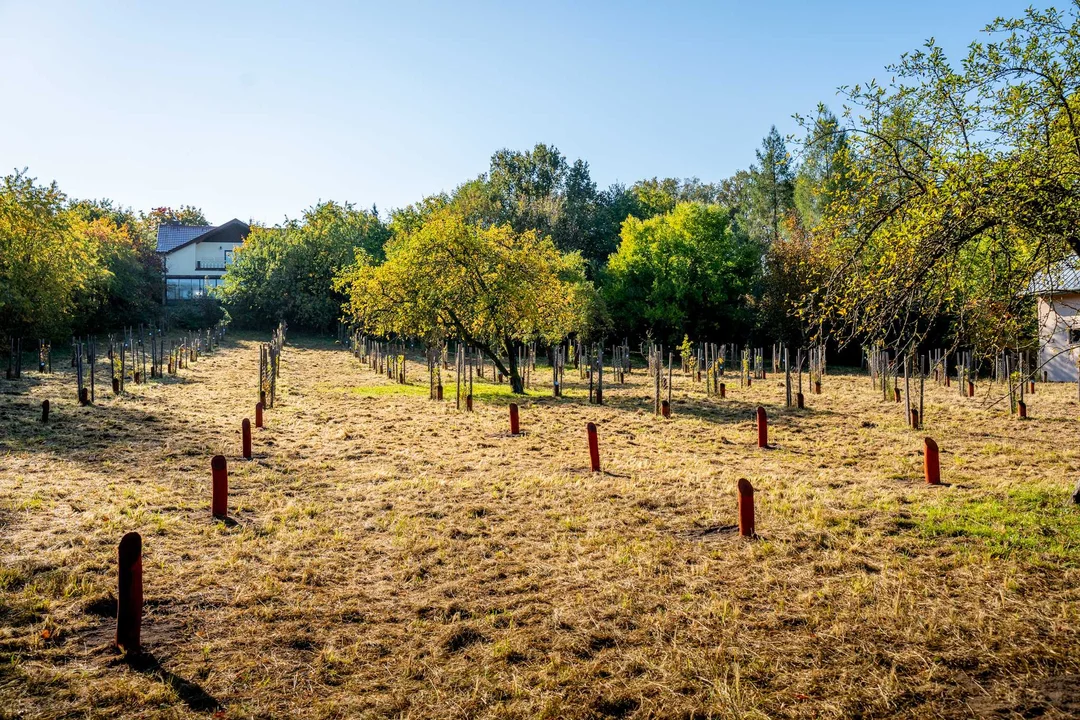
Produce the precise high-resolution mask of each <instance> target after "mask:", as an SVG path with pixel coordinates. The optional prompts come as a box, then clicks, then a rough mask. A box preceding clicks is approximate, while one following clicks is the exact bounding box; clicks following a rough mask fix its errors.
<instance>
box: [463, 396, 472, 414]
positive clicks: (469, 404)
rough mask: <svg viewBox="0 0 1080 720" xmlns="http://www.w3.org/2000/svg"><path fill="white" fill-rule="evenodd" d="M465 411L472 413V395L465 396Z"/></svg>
mask: <svg viewBox="0 0 1080 720" xmlns="http://www.w3.org/2000/svg"><path fill="white" fill-rule="evenodd" d="M465 409H466V410H467V411H469V412H472V393H469V394H468V395H466V396H465Z"/></svg>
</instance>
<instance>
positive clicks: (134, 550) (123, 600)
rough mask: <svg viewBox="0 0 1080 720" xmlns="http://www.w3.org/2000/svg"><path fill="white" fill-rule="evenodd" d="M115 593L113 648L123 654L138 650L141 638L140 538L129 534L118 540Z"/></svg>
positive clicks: (131, 533) (136, 534)
mask: <svg viewBox="0 0 1080 720" xmlns="http://www.w3.org/2000/svg"><path fill="white" fill-rule="evenodd" d="M117 554H118V556H119V567H118V570H119V572H118V573H117V574H118V576H119V583H118V586H117V592H116V645H117V647H119V648H121V649H122V650H123V651H124V652H126V653H130V654H135V653H138V652H139V650H140V644H141V636H142V606H143V587H142V537H141V536H140V535H139V533H137V532H129V533H128V534H127V535H125V536H124V537H123V538H121V539H120V547H119V548H118V553H117Z"/></svg>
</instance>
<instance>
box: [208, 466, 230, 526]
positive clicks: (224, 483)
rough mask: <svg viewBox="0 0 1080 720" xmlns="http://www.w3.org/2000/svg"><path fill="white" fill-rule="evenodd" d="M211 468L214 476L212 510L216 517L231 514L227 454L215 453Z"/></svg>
mask: <svg viewBox="0 0 1080 720" xmlns="http://www.w3.org/2000/svg"><path fill="white" fill-rule="evenodd" d="M210 469H211V471H212V473H213V478H214V486H213V501H212V503H211V512H212V513H213V515H214V517H225V516H226V515H228V514H229V466H228V464H227V463H226V462H225V456H224V455H215V456H214V458H213V459H212V460H211V461H210Z"/></svg>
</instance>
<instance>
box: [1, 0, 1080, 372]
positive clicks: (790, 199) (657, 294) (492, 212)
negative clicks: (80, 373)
mask: <svg viewBox="0 0 1080 720" xmlns="http://www.w3.org/2000/svg"><path fill="white" fill-rule="evenodd" d="M1077 7H1080V6H1077V5H1075V4H1074V5H1073V6H1072V7H1071V8H1070V10H1069V11H1068V12H1058V11H1055V10H1049V11H1045V12H1043V11H1036V10H1034V9H1032V10H1028V11H1027V12H1026V13H1025V15H1024V16H1023V17H1022V18H1018V19H1012V20H1010V19H999V20H997V21H995V22H994V23H992V24H991V25H990V26H988V27H987V28H986V32H987V36H988V38H989V39H988V40H987V41H986V42H975V43H972V44H971V45H970V47H969V50H968V54H967V56H966V57H965V58H964V59H963V62H962V63H959V64H953V63H950V62H949V61H948V60H947V58H946V57H945V55H944V53H943V52H942V51H941V49H940V48H937V47H936V46H935V45H934V43H933V42H932V41H931V42H930V43H928V44H927V46H926V47H925V48H924V49H922V50H919V51H915V52H912V53H908V54H906V55H904V56H903V57H902V59H901V60H900V62H899V63H898V64H897V65H895V66H893V67H889V68H887V70H888V72H889V73H890V75H891V76H892V77H893V78H894V79H893V80H892V81H891V82H890V83H889V84H888V85H879V84H878V83H876V82H873V81H871V82H869V83H866V84H857V85H852V86H846V87H844V88H842V89H841V94H842V95H843V98H844V111H843V112H842V114H841V115H840V116H839V117H837V116H835V115H833V114H832V113H831V112H829V110H828V109H827V108H825V107H824V106H822V107H819V108H818V110H817V111H816V112H815V113H814V114H812V115H811V116H809V117H799V116H797V119H798V121H799V123H800V126H801V132H800V134H799V136H798V138H797V139H794V140H786V139H785V138H784V137H782V136H781V135H780V134H779V133H778V132H777V131H776V129H775V128H773V129H772V130H771V131H770V132H769V133H768V134H767V136H766V137H765V138H764V139H763V141H762V144H761V146H760V148H759V149H758V150H757V153H756V161H755V162H754V163H753V164H752V165H751V167H749V168H746V169H745V170H742V171H739V172H736V173H735V174H734V175H732V176H731V177H728V178H725V179H722V180H719V181H716V182H702V181H700V180H698V179H696V178H695V179H689V180H684V179H673V178H665V179H659V178H652V179H646V180H640V181H637V182H635V183H633V184H630V185H622V184H614V185H611V186H609V187H607V188H600V187H598V185H597V184H596V183H595V182H594V181H593V179H592V176H591V172H590V167H589V165H588V163H587V162H585V161H584V160H580V159H578V160H573V161H571V160H570V159H568V158H566V157H565V156H564V155H562V153H560V152H559V151H558V149H557V148H555V147H553V146H550V145H545V144H540V145H537V146H535V147H534V148H532V149H530V150H525V151H517V150H500V151H498V152H496V153H495V154H494V155H493V156H492V158H491V162H490V166H489V168H488V170H487V172H485V173H483V174H482V175H480V176H479V177H476V178H473V179H471V180H467V181H465V182H463V183H462V184H461V185H460V186H458V187H457V188H455V189H454V190H453V191H452V192H448V193H439V194H436V195H432V196H429V197H425V198H422V199H420V200H418V201H417V202H416V203H414V204H412V205H409V206H407V207H404V208H398V209H395V210H392V211H391V212H390V213H389V214H387V215H385V216H384V215H381V214H380V213H379V212H378V210H377V209H376V208H372V209H371V210H364V209H360V208H358V207H356V206H353V205H351V204H348V203H344V204H342V203H334V202H327V203H320V204H318V205H316V206H314V207H312V208H311V209H310V210H308V211H307V212H305V213H304V214H303V216H302V217H301V218H299V219H296V220H292V221H287V222H286V223H284V224H282V225H279V226H275V227H256V228H254V230H253V232H252V234H251V236H250V237H249V238H248V240H247V242H246V243H245V244H244V246H243V247H242V248H241V249H240V250H239V251H238V252H237V253H236V255H235V260H234V262H233V263H232V265H231V266H230V267H229V269H228V270H227V272H226V276H225V282H224V285H223V286H222V287H221V288H219V289H218V290H217V291H216V293H217V296H218V298H219V299H220V301H221V302H222V303H223V305H224V308H225V310H227V311H228V313H229V314H230V316H231V318H232V319H233V321H235V322H237V323H238V324H242V325H248V326H252V327H269V326H271V325H273V324H274V323H276V322H278V321H279V320H285V321H287V322H288V323H289V324H290V326H292V327H297V328H306V329H309V330H316V331H327V330H331V329H332V327H333V326H334V325H335V324H336V323H337V322H338V321H339V320H343V321H345V322H346V323H349V324H352V325H357V326H361V327H364V328H365V329H367V330H369V331H372V332H377V333H380V334H384V335H408V336H412V337H421V338H424V339H427V340H430V341H438V340H440V339H446V338H454V337H458V338H462V339H465V340H467V341H468V342H470V344H472V345H473V346H475V347H481V348H487V349H488V351H489V352H490V354H491V356H492V357H493V358H495V357H499V358H502V359H505V360H506V362H512V361H513V357H514V355H515V353H514V352H513V349H514V348H515V347H517V346H518V345H519V344H520V343H523V342H528V341H532V340H536V339H541V340H547V341H551V342H555V341H558V340H560V339H562V338H565V337H567V336H568V335H571V334H572V335H576V336H578V337H582V338H586V339H601V338H618V339H622V338H630V339H631V342H634V341H637V340H642V339H648V338H651V339H652V340H654V341H659V342H662V343H664V344H666V345H668V346H669V347H670V346H675V345H677V344H679V343H680V342H681V341H682V339H683V338H684V337H686V336H690V337H691V338H693V339H694V340H713V341H718V342H725V341H726V342H745V341H749V342H752V343H756V344H767V343H772V342H775V341H785V342H787V343H790V344H805V343H807V342H809V341H810V340H811V339H814V338H816V339H817V340H821V339H822V338H823V337H828V338H831V339H832V340H833V341H840V342H847V343H851V344H864V345H871V344H886V345H888V346H890V347H910V346H912V345H913V344H918V343H920V342H922V343H925V342H928V341H932V342H933V343H934V345H935V346H942V345H944V346H956V345H959V344H963V345H965V346H967V347H972V346H977V347H981V348H984V349H986V350H987V351H992V350H994V349H1003V348H1006V347H1009V348H1016V347H1017V346H1020V345H1024V344H1028V343H1030V342H1031V338H1032V336H1033V329H1032V325H1033V322H1034V314H1033V312H1032V311H1031V293H1030V292H1029V291H1028V289H1029V286H1030V283H1031V281H1032V278H1033V277H1034V276H1035V275H1036V274H1038V273H1040V272H1042V271H1046V270H1047V269H1052V268H1053V267H1054V266H1055V264H1057V263H1059V262H1060V261H1061V260H1062V259H1063V258H1065V257H1066V256H1068V255H1070V254H1075V253H1076V252H1077V251H1080V233H1078V232H1077V228H1080V201H1078V200H1077V198H1080V121H1077V120H1076V118H1078V117H1080V101H1078V98H1080V55H1078V54H1077V53H1075V52H1074V48H1075V47H1076V46H1077V45H1080V19H1078V11H1077ZM184 213H188V214H190V215H193V216H194V217H184V218H182V220H183V221H185V222H197V221H201V222H205V219H203V218H201V217H198V216H199V215H200V214H199V213H198V212H197V211H193V210H191V209H190V208H189V209H185V210H184V211H182V212H181V213H179V214H180V215H184ZM173 215H174V214H173V213H171V212H170V211H167V210H159V211H154V212H151V213H149V214H147V215H143V214H139V215H138V216H136V215H134V214H133V213H132V212H131V211H130V210H122V209H118V208H115V207H114V206H113V205H112V204H111V203H109V202H107V201H101V202H83V201H70V200H68V199H67V198H65V197H64V196H63V194H62V193H61V192H60V191H59V190H58V189H57V188H56V187H55V185H52V186H41V185H37V184H35V183H34V182H33V181H32V180H30V179H29V178H28V177H27V176H26V175H25V174H24V173H16V174H15V175H13V176H9V177H8V178H6V179H5V181H4V186H3V189H2V191H0V331H3V332H8V333H12V332H17V333H22V334H27V335H31V336H33V335H34V334H36V333H38V332H42V333H44V332H49V333H57V332H62V331H66V330H68V329H70V328H71V327H72V326H78V327H81V328H85V329H92V328H106V327H110V326H118V325H121V324H131V323H132V322H134V321H135V320H136V319H137V318H145V317H146V316H147V314H153V313H155V312H160V307H158V306H157V305H156V304H157V303H158V302H159V301H160V300H159V298H160V286H159V285H158V283H159V282H160V269H159V268H158V266H157V263H158V259H157V257H156V256H155V255H154V253H153V243H154V230H155V229H156V226H157V223H159V222H161V221H162V220H164V219H167V218H170V217H172V216H173ZM508 369H509V368H508ZM511 374H512V373H511Z"/></svg>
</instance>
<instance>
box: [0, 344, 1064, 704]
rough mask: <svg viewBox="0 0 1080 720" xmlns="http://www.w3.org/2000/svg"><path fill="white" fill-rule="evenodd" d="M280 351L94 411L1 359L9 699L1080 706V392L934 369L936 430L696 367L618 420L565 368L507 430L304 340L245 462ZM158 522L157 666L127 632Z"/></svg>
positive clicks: (152, 637)
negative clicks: (122, 605)
mask: <svg viewBox="0 0 1080 720" xmlns="http://www.w3.org/2000/svg"><path fill="white" fill-rule="evenodd" d="M256 340H257V338H256V337H254V336H250V337H249V336H244V337H234V338H233V339H231V340H230V341H229V342H228V343H227V344H226V346H225V347H224V348H223V349H222V350H221V351H219V352H217V353H215V354H214V355H212V356H207V357H203V358H201V359H200V360H199V361H198V362H197V363H195V364H194V365H193V366H191V367H190V368H189V369H185V370H183V371H181V373H180V375H179V376H178V377H177V378H168V379H166V380H165V381H164V382H161V383H154V384H151V385H143V386H134V385H130V386H129V389H130V393H129V394H128V395H127V396H125V397H123V398H112V397H111V394H110V393H102V394H100V395H99V401H98V404H97V405H96V406H95V407H91V408H80V407H78V406H77V405H76V404H75V403H74V402H73V399H74V390H73V387H72V386H73V382H74V379H73V376H72V375H71V374H70V371H69V370H67V369H66V368H59V371H58V372H57V373H56V374H54V375H52V376H47V377H44V378H42V377H41V376H38V375H37V374H36V373H35V372H33V369H32V368H31V370H30V371H28V372H26V373H25V374H24V378H23V379H22V380H20V381H13V382H7V381H4V380H2V379H0V392H2V394H0V717H2V718H118V717H145V718H193V717H214V718H218V717H222V718H353V717H357V718H365V717H373V718H374V717H409V718H474V717H476V718H500V717H545V718H560V717H568V718H603V717H625V718H643V717H677V718H708V717H712V718H765V717H775V718H850V717H863V718H869V717H920V718H922V717H943V716H944V717H988V716H989V717H1045V718H1064V717H1076V716H1080V631H1078V628H1080V511H1078V510H1077V508H1076V507H1075V506H1073V505H1071V504H1070V502H1069V495H1070V493H1071V490H1072V487H1073V486H1074V485H1075V483H1076V479H1077V477H1078V475H1080V430H1078V425H1077V419H1078V414H1080V405H1078V404H1077V402H1076V399H1075V396H1076V389H1075V387H1072V386H1049V385H1041V386H1039V388H1038V391H1037V393H1036V394H1035V395H1034V396H1032V397H1030V398H1029V409H1030V415H1031V419H1029V420H1027V421H1021V420H1018V419H1016V418H1013V417H1010V416H1009V415H1008V414H1007V412H1006V411H1005V408H1004V406H1003V404H1002V403H998V404H997V405H995V406H993V407H991V406H990V403H991V402H992V401H993V400H995V399H997V398H998V397H999V396H1000V388H995V389H991V388H990V387H989V386H988V385H981V386H980V387H979V397H977V398H975V399H972V400H968V399H964V398H961V397H959V395H958V394H957V393H956V392H955V388H954V389H952V390H949V391H946V390H945V389H943V388H937V387H933V388H931V387H930V386H929V385H928V388H927V402H926V410H927V412H926V423H927V427H926V430H925V432H915V431H912V430H910V429H908V428H907V427H906V426H905V424H904V418H903V417H902V410H901V409H899V408H902V405H901V406H897V405H896V404H894V403H891V402H883V401H881V399H880V398H879V396H878V395H876V394H875V393H874V392H873V390H872V389H871V387H870V382H869V380H868V379H867V378H866V377H865V376H863V375H855V374H835V375H830V376H828V377H827V378H826V382H825V388H824V394H823V395H821V396H814V395H807V404H808V407H807V409H806V410H804V411H785V410H784V409H783V388H782V383H781V382H780V381H778V380H776V379H773V378H770V379H769V380H768V381H764V382H756V383H754V385H753V387H752V388H749V389H746V388H739V387H737V386H735V387H731V388H730V390H729V394H728V398H727V399H725V400H718V399H707V398H705V396H704V394H703V392H702V391H701V389H700V386H696V385H694V384H692V383H690V382H689V379H688V378H685V379H684V378H677V379H676V383H675V392H674V403H673V405H674V417H673V418H672V419H671V420H670V421H664V420H662V419H658V418H656V417H654V416H653V414H652V411H651V401H650V399H649V396H648V393H649V385H648V383H647V380H646V379H645V378H644V377H643V375H642V374H641V373H640V371H639V372H638V373H635V374H634V375H633V376H632V377H631V379H630V382H629V383H628V384H626V385H624V386H612V387H609V388H608V389H607V391H606V393H605V399H606V400H607V404H606V405H605V406H603V407H597V406H591V405H589V404H588V402H587V393H586V391H585V390H583V388H582V385H581V384H580V383H579V382H578V381H577V379H576V374H574V373H572V372H571V371H570V370H569V369H568V371H567V379H568V381H571V380H572V382H571V383H570V384H569V387H568V389H567V390H568V391H567V396H566V397H564V398H562V399H553V398H551V397H549V395H550V391H549V390H548V389H546V388H539V389H535V390H533V391H531V392H530V394H529V397H527V398H525V399H523V400H521V401H519V402H520V404H521V422H522V428H523V430H525V431H526V434H525V435H524V436H521V437H509V436H508V435H507V428H508V422H507V404H508V403H509V402H510V401H511V397H510V395H509V394H508V391H507V389H506V388H505V387H496V386H493V385H478V386H477V388H476V397H477V405H476V412H475V413H473V414H471V415H467V414H464V413H458V412H456V411H455V410H454V404H453V388H452V385H451V384H450V383H448V384H447V390H448V392H447V396H448V401H447V402H444V403H441V404H440V403H436V402H431V401H429V400H428V398H427V386H426V378H424V375H425V372H424V369H423V367H422V365H420V364H419V363H411V373H410V379H411V381H412V383H413V384H411V385H406V386H402V385H396V384H393V383H391V382H389V381H388V380H386V379H385V378H382V377H380V376H378V375H375V374H373V373H371V372H370V371H368V370H367V369H366V368H363V367H361V366H360V365H359V364H358V363H357V362H356V360H355V359H354V358H353V357H352V356H351V355H350V354H349V353H347V352H345V351H343V350H341V349H340V348H337V347H335V346H334V345H333V344H332V343H329V342H326V341H322V340H314V339H305V338H290V342H289V344H288V345H286V348H285V352H284V355H283V366H282V375H281V380H280V384H279V400H278V407H277V408H275V409H273V410H270V411H268V412H267V423H266V424H267V427H266V428H265V429H263V430H258V431H256V432H255V457H254V459H253V460H251V461H249V462H245V461H244V460H243V459H242V458H241V457H240V421H241V419H242V418H243V417H252V419H253V407H254V404H255V401H256V399H257V397H256V395H257V393H256V368H257V362H258V351H257V347H256ZM57 364H58V365H61V364H62V363H57ZM537 376H538V378H542V379H545V380H546V378H547V375H546V373H544V372H538V373H537ZM43 398H50V399H52V402H53V412H52V419H51V421H50V423H49V424H48V425H47V426H42V425H41V423H40V422H39V416H40V410H39V407H40V402H41V400H42V399H43ZM758 404H762V405H764V406H765V407H766V408H768V410H769V413H770V422H771V431H772V432H771V438H770V439H771V441H772V442H773V443H775V447H774V448H772V449H769V450H759V449H758V448H757V447H756V444H755V439H756V435H755V429H754V424H753V417H752V416H753V410H754V408H755V407H756V406H757V405H758ZM590 420H591V421H594V422H596V424H597V425H598V427H599V434H600V451H601V456H602V462H603V466H604V472H603V473H602V474H598V475H593V474H591V473H589V472H588V452H587V445H586V436H585V424H586V422H588V421H590ZM924 434H927V435H931V436H933V437H934V438H936V439H937V441H938V443H939V445H940V446H941V450H942V476H943V481H944V483H945V484H944V485H942V486H939V487H928V486H926V485H925V484H924V482H923V480H922V437H923V435H924ZM216 453H223V454H225V455H226V456H227V457H228V461H229V470H230V490H231V495H230V499H229V506H230V515H231V521H230V522H228V523H226V522H221V521H215V520H213V519H212V518H211V516H210V458H211V456H212V455H214V454H216ZM739 478H747V479H749V480H750V481H751V482H752V483H753V485H754V487H755V488H756V489H757V528H758V532H759V533H760V537H759V538H757V539H755V540H752V541H748V540H742V539H740V538H739V537H738V534H737V532H735V531H734V524H735V522H736V492H735V485H736V482H737V480H738V479H739ZM132 530H135V531H138V532H140V533H141V534H142V536H143V546H144V561H143V562H144V578H145V596H146V606H145V617H144V625H143V639H144V646H145V649H146V650H147V652H148V656H147V657H145V658H142V659H140V660H138V661H133V660H128V659H125V658H123V657H122V656H121V655H119V654H118V652H117V651H115V650H114V649H113V648H112V646H111V640H112V633H113V631H114V620H113V619H112V615H113V614H114V613H115V592H116V590H115V583H116V560H115V558H116V545H117V542H118V541H119V540H120V537H121V536H122V535H123V534H124V533H125V532H128V531H132Z"/></svg>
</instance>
